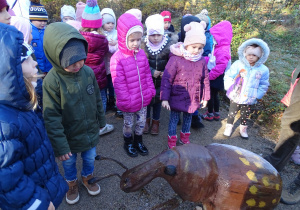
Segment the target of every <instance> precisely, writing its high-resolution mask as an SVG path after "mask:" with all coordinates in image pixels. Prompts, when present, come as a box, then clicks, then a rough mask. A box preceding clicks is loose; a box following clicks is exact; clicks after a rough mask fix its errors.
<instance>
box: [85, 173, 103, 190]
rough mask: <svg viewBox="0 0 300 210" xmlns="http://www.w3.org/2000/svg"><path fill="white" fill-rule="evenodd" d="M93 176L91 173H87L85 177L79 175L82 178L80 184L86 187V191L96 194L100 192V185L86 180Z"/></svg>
mask: <svg viewBox="0 0 300 210" xmlns="http://www.w3.org/2000/svg"><path fill="white" fill-rule="evenodd" d="M93 177H94V176H93V174H91V175H88V176H87V177H84V176H81V179H82V184H83V185H84V186H85V188H86V189H87V191H88V193H89V194H90V195H98V194H99V193H100V190H101V189H100V186H99V185H98V184H97V183H95V184H89V183H88V181H89V180H90V179H92V178H93Z"/></svg>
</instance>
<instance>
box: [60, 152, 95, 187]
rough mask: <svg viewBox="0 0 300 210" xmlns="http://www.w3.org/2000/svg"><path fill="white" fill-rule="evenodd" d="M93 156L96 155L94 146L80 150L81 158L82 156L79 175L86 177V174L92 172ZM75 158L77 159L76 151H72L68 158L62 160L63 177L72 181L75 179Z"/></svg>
mask: <svg viewBox="0 0 300 210" xmlns="http://www.w3.org/2000/svg"><path fill="white" fill-rule="evenodd" d="M95 157H96V147H93V148H91V149H89V150H87V151H84V152H81V158H82V171H81V176H84V177H87V176H88V175H90V174H92V173H93V171H94V162H95ZM76 160H77V153H74V154H72V156H71V157H70V159H69V160H65V161H63V162H62V164H63V167H64V171H65V179H66V180H67V181H74V180H76V179H77V169H76Z"/></svg>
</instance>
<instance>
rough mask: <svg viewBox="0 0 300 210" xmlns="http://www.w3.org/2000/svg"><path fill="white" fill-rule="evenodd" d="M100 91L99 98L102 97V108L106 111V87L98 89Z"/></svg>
mask: <svg viewBox="0 0 300 210" xmlns="http://www.w3.org/2000/svg"><path fill="white" fill-rule="evenodd" d="M100 93H101V99H102V103H103V109H104V112H106V104H107V98H106V88H104V89H102V90H100Z"/></svg>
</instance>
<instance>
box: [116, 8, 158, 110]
mask: <svg viewBox="0 0 300 210" xmlns="http://www.w3.org/2000/svg"><path fill="white" fill-rule="evenodd" d="M137 25H140V26H141V27H143V25H142V23H141V22H140V21H139V20H138V19H136V17H134V16H133V15H131V14H129V13H125V14H123V15H121V16H120V18H119V19H118V24H117V31H118V46H119V50H118V51H117V52H116V53H115V54H114V55H113V56H112V57H111V60H110V71H111V77H112V81H113V85H114V88H115V93H116V97H117V107H118V108H119V109H120V110H121V111H123V112H137V111H139V110H141V109H142V108H143V107H145V106H147V105H149V104H150V102H151V99H152V97H154V96H155V88H154V84H153V81H152V76H151V71H150V67H149V63H148V59H147V56H146V54H145V52H144V51H143V50H142V49H140V50H139V52H138V53H134V51H133V50H129V49H128V48H127V45H126V35H127V32H128V31H129V29H130V28H132V27H134V26H137Z"/></svg>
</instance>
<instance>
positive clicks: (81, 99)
mask: <svg viewBox="0 0 300 210" xmlns="http://www.w3.org/2000/svg"><path fill="white" fill-rule="evenodd" d="M74 77H75V83H76V85H77V86H78V89H79V93H80V94H79V95H80V102H81V105H82V109H83V113H84V117H85V120H84V124H85V127H86V135H87V138H88V140H89V142H90V144H91V139H90V136H89V133H88V125H87V117H86V110H85V107H84V104H83V97H82V93H81V88H80V85H79V80H78V73H75V75H74Z"/></svg>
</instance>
